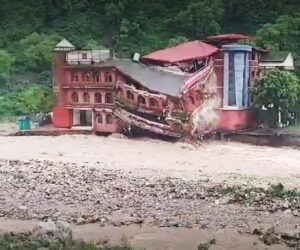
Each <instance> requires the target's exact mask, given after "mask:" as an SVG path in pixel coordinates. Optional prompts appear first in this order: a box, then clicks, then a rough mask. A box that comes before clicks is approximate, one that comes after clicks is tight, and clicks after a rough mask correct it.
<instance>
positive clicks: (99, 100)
mask: <svg viewBox="0 0 300 250" xmlns="http://www.w3.org/2000/svg"><path fill="white" fill-rule="evenodd" d="M101 102H102V96H101V94H100V93H95V103H101Z"/></svg>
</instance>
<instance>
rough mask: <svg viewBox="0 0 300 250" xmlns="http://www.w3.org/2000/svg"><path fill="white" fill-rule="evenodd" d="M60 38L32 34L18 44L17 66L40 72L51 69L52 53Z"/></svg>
mask: <svg viewBox="0 0 300 250" xmlns="http://www.w3.org/2000/svg"><path fill="white" fill-rule="evenodd" d="M60 39H61V38H60V37H59V36H57V35H50V36H47V35H45V34H38V33H32V34H31V35H29V36H26V37H25V38H24V39H22V40H21V41H20V42H19V49H20V52H21V53H20V55H19V57H18V58H17V61H16V62H17V64H18V65H19V66H22V67H23V68H25V69H30V70H33V71H36V72H42V71H44V70H49V69H50V68H51V60H52V57H51V55H52V53H51V52H52V51H53V48H54V47H55V45H56V44H57V43H58V42H59V40H60Z"/></svg>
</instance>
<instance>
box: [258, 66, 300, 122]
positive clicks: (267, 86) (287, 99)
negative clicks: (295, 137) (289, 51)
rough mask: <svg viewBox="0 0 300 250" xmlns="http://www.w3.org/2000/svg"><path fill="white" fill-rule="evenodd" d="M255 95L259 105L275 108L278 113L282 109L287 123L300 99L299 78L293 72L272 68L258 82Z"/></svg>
mask: <svg viewBox="0 0 300 250" xmlns="http://www.w3.org/2000/svg"><path fill="white" fill-rule="evenodd" d="M255 97H256V98H255V99H256V102H257V104H258V105H259V107H261V108H262V107H264V108H267V109H268V110H275V111H276V114H278V112H279V111H280V113H281V118H282V122H283V123H284V124H286V123H287V121H288V120H289V117H290V116H291V114H292V113H293V112H294V111H295V105H296V104H297V102H298V101H299V97H300V85H299V79H298V78H297V76H296V75H295V74H293V73H291V72H288V71H281V70H278V69H276V70H272V71H270V72H269V73H268V74H267V75H266V76H265V77H263V78H261V79H260V80H259V82H258V83H257V85H256V89H255Z"/></svg>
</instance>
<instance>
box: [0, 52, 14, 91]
mask: <svg viewBox="0 0 300 250" xmlns="http://www.w3.org/2000/svg"><path fill="white" fill-rule="evenodd" d="M13 63H14V57H13V56H12V55H10V54H9V53H8V52H6V51H5V50H2V49H1V50H0V84H1V83H3V84H6V85H7V86H8V84H9V77H10V72H11V70H12V66H13Z"/></svg>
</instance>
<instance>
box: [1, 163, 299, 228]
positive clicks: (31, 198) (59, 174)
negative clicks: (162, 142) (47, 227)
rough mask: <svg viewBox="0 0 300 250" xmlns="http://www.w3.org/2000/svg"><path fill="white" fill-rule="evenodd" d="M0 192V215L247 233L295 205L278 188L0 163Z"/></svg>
mask: <svg viewBox="0 0 300 250" xmlns="http://www.w3.org/2000/svg"><path fill="white" fill-rule="evenodd" d="M0 189H1V190H0V217H6V218H17V219H24V220H26V219H38V220H41V221H48V220H49V219H51V220H53V221H59V220H64V221H67V222H68V223H75V224H77V225H81V224H87V223H96V222H97V223H99V224H100V225H101V226H106V225H114V226H121V225H130V224H142V223H147V224H149V225H155V226H160V227H187V228H212V229H221V228H225V227H230V228H237V229H238V230H239V231H241V232H247V231H249V221H251V222H252V221H260V218H261V217H263V218H264V221H263V222H259V223H265V224H267V225H269V226H270V225H272V223H274V220H275V219H276V220H277V221H279V222H280V223H287V224H288V223H290V221H292V220H293V219H294V218H297V217H295V216H299V208H300V206H299V197H300V196H298V192H297V191H293V190H285V189H284V188H283V187H282V188H278V187H277V189H276V187H273V189H269V190H264V189H258V188H256V189H254V188H251V187H250V188H249V187H226V186H225V185H222V184H218V185H214V184H213V183H209V182H207V181H206V180H197V181H193V180H189V181H187V180H184V179H180V178H160V177H159V176H158V175H156V177H155V176H151V177H144V176H143V177H138V176H135V175H133V174H132V173H130V172H125V171H120V170H111V169H102V168H98V167H94V168H92V167H88V166H85V165H76V164H72V163H54V162H51V161H38V160H32V161H26V162H23V161H12V160H10V161H8V160H0ZM237 203H239V204H237ZM275 211H277V212H278V213H279V214H277V213H274V212H275Z"/></svg>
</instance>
